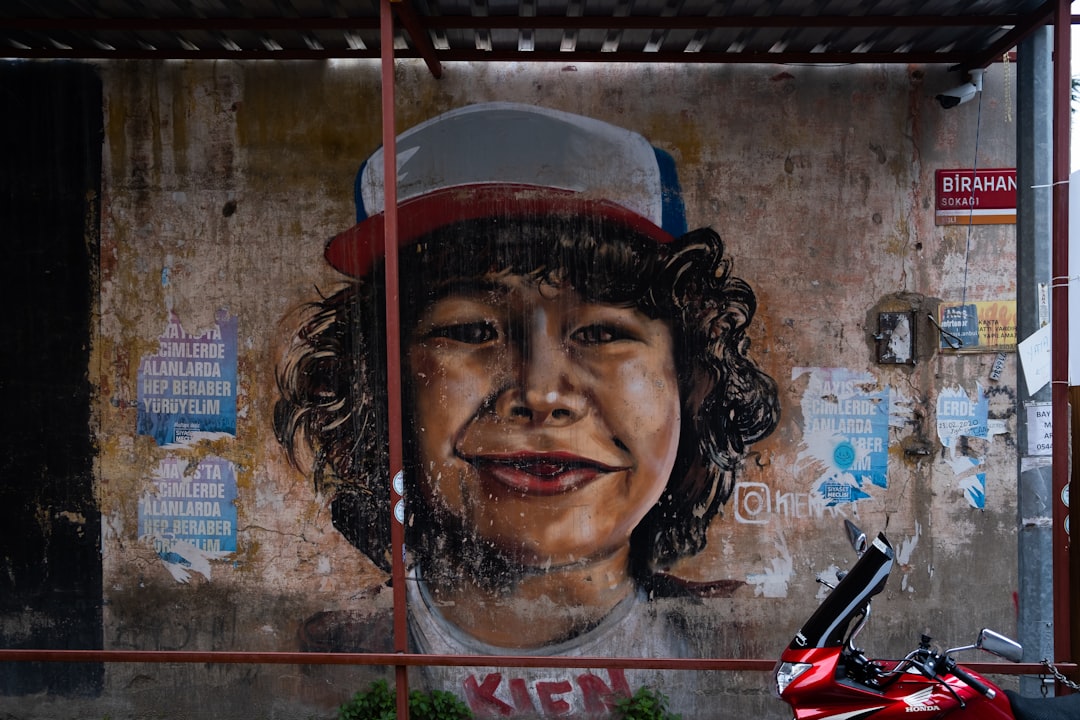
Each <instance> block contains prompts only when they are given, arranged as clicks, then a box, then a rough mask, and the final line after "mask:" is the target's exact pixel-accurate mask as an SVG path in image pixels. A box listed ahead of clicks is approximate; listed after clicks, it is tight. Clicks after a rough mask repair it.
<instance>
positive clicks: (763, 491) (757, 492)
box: [732, 482, 772, 525]
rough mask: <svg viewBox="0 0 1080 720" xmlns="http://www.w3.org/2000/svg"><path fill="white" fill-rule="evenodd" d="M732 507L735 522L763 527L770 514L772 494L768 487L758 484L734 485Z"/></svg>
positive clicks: (744, 483) (741, 483)
mask: <svg viewBox="0 0 1080 720" xmlns="http://www.w3.org/2000/svg"><path fill="white" fill-rule="evenodd" d="M732 497H733V498H734V500H733V502H732V505H734V507H735V521H736V522H740V523H744V524H747V525H764V524H765V523H767V522H769V518H768V516H769V514H770V513H771V512H772V494H771V493H770V492H769V487H768V486H767V485H765V484H764V483H759V482H740V483H735V492H734V494H733V495H732Z"/></svg>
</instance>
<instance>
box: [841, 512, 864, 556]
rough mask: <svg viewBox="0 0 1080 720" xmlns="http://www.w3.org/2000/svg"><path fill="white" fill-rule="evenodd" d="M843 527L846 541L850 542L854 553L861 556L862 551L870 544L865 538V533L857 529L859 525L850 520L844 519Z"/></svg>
mask: <svg viewBox="0 0 1080 720" xmlns="http://www.w3.org/2000/svg"><path fill="white" fill-rule="evenodd" d="M844 529H845V530H847V536H848V542H850V543H851V547H852V548H854V549H855V554H856V555H857V556H858V557H862V556H863V553H864V552H866V549H867V548H868V547H869V546H870V543H869V542H868V541H867V539H866V533H864V532H863V531H862V530H860V529H859V526H858V525H856V524H855V523H853V522H851V521H850V520H847V519H845V520H844Z"/></svg>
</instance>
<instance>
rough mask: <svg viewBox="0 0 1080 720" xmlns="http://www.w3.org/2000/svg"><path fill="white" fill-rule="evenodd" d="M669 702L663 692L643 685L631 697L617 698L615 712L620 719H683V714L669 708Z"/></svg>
mask: <svg viewBox="0 0 1080 720" xmlns="http://www.w3.org/2000/svg"><path fill="white" fill-rule="evenodd" d="M667 702H668V699H667V696H665V695H664V694H663V693H661V692H656V691H655V690H650V689H649V688H646V687H643V688H638V691H637V692H636V693H634V694H633V695H631V696H630V697H627V696H625V695H623V696H621V697H619V698H617V699H616V700H615V712H617V713H618V717H619V718H620V720H682V716H681V715H676V714H675V713H672V712H670V711H669V710H668V709H667Z"/></svg>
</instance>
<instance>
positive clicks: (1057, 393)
mask: <svg viewBox="0 0 1080 720" xmlns="http://www.w3.org/2000/svg"><path fill="white" fill-rule="evenodd" d="M1069 5H1070V0H1058V2H1057V9H1056V11H1055V17H1054V128H1053V134H1054V140H1053V146H1054V169H1053V174H1054V192H1053V233H1054V235H1053V239H1052V246H1051V275H1052V276H1053V281H1052V284H1051V297H1050V319H1051V323H1052V328H1051V349H1050V352H1051V385H1050V400H1051V421H1052V427H1053V437H1054V444H1053V450H1052V458H1051V460H1052V463H1053V464H1052V467H1051V478H1052V484H1053V488H1054V498H1053V503H1054V506H1053V519H1054V531H1053V536H1052V537H1053V544H1054V549H1053V564H1054V580H1053V582H1054V657H1055V659H1056V660H1069V659H1071V654H1072V653H1071V650H1072V648H1071V644H1072V628H1071V617H1070V614H1071V613H1070V611H1071V600H1070V584H1071V583H1070V576H1069V570H1070V561H1069V533H1068V532H1067V526H1066V521H1067V519H1068V517H1069V508H1068V506H1067V505H1066V504H1065V501H1064V493H1066V492H1067V491H1068V485H1069V295H1068V289H1069V174H1070V173H1069V170H1070V168H1069V161H1070V152H1069V125H1070V124H1071V117H1070V116H1071V102H1070V98H1071V93H1070V89H1071V84H1072V83H1071V61H1072V58H1071V49H1070V35H1071V32H1072V17H1071V15H1070V13H1069Z"/></svg>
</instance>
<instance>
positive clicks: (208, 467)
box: [139, 457, 237, 582]
mask: <svg viewBox="0 0 1080 720" xmlns="http://www.w3.org/2000/svg"><path fill="white" fill-rule="evenodd" d="M151 483H152V490H150V491H148V492H146V493H145V494H144V495H143V496H142V497H141V498H139V539H140V540H141V541H142V542H145V543H148V544H152V545H153V546H154V549H155V550H156V551H157V554H158V556H159V557H160V558H161V559H162V560H163V561H164V562H165V567H166V568H167V569H168V570H169V572H170V573H172V574H173V576H174V577H176V579H177V580H180V581H182V582H187V579H188V576H189V575H190V573H191V572H192V571H194V572H198V573H201V574H202V575H204V576H206V577H209V576H210V565H209V561H210V560H220V559H222V558H225V557H226V556H228V555H230V554H231V553H235V552H236V514H237V509H236V468H235V466H234V465H233V464H232V463H231V462H229V461H228V460H225V459H223V458H219V457H207V458H203V459H202V460H200V461H198V464H196V465H191V464H190V463H189V462H188V461H187V460H182V459H180V458H175V457H167V458H163V459H162V460H161V461H160V462H159V463H158V467H157V468H156V470H155V472H154V475H153V477H152V478H151Z"/></svg>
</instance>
